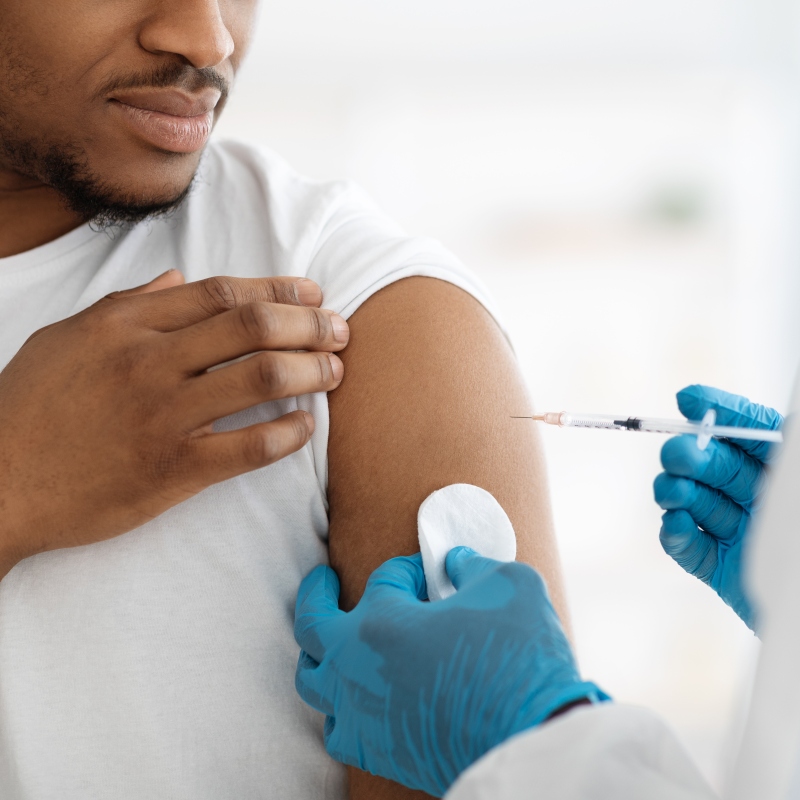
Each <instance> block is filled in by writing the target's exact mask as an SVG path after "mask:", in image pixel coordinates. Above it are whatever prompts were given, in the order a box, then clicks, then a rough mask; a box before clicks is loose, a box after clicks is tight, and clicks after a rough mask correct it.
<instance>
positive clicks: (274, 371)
mask: <svg viewBox="0 0 800 800" xmlns="http://www.w3.org/2000/svg"><path fill="white" fill-rule="evenodd" d="M255 11H256V3H255V2H254V0H236V2H234V0H125V1H124V2H122V0H110V2H103V3H97V2H94V0H0V71H1V73H2V75H3V81H2V82H0V326H1V327H0V330H2V334H3V335H2V338H0V347H2V352H0V364H2V365H6V366H5V368H4V369H3V371H2V373H0V423H1V424H2V428H3V437H2V445H1V449H0V471H1V472H0V478H2V480H0V509H1V510H2V517H1V518H2V528H1V529H0V565H2V569H0V574H3V575H5V577H3V578H2V581H0V796H2V797H3V798H4V800H6V799H8V800H18V799H21V798H25V800H39V798H53V797H58V798H59V799H60V800H62V799H63V800H69V799H71V798H80V800H92V799H93V798H115V800H119V799H122V798H131V799H133V798H135V799H136V800H141V798H170V800H172V799H173V798H177V799H180V798H187V800H188V798H191V799H192V800H204V799H205V798H208V800H212V799H213V800H219V798H222V797H235V798H262V797H280V798H303V800H306V799H307V798H322V797H332V798H339V797H342V796H344V795H345V794H346V792H347V788H346V780H345V771H344V768H343V767H342V766H341V765H340V764H338V763H335V762H333V761H332V760H331V759H330V758H329V757H328V755H327V754H326V752H325V750H324V746H323V741H322V726H323V717H322V715H320V714H319V713H317V712H315V711H312V710H311V709H309V708H308V707H307V706H305V705H304V704H303V703H302V702H301V701H300V700H299V699H298V698H297V697H296V695H295V692H294V688H293V675H294V667H295V664H296V660H297V653H298V649H297V646H296V645H295V643H294V641H293V637H292V604H293V602H294V597H295V593H296V587H297V584H298V583H299V581H300V578H301V577H302V575H304V574H305V573H307V572H308V571H309V570H310V569H311V568H312V567H313V566H314V565H316V564H319V563H325V562H326V561H328V557H329V556H330V563H331V564H332V565H333V566H334V567H335V568H336V569H337V571H338V573H339V575H340V576H341V588H342V604H343V607H344V608H352V607H353V606H354V605H355V603H356V602H357V601H358V599H359V597H360V595H361V593H362V591H363V589H364V586H365V584H366V581H367V578H368V576H369V574H370V573H371V572H372V570H373V569H375V568H376V567H377V566H378V565H379V564H381V563H382V562H384V561H385V560H386V559H387V558H390V557H393V556H400V555H404V554H405V555H408V554H411V553H413V552H415V550H416V521H415V516H416V509H417V507H418V506H419V504H420V502H421V501H422V500H423V499H424V498H425V497H426V496H427V495H428V494H429V493H430V492H431V491H433V490H435V489H438V488H440V487H442V486H444V485H447V484H450V483H453V482H459V481H460V482H467V483H476V484H480V485H482V486H485V487H486V488H487V489H488V490H489V491H491V492H492V493H493V494H494V495H495V496H496V497H497V498H498V500H499V501H500V502H501V503H502V504H503V506H504V507H505V509H506V510H507V512H508V514H509V517H510V518H511V520H512V522H513V523H514V527H515V529H516V531H517V533H518V537H519V542H518V553H519V557H520V559H521V560H523V561H527V562H529V563H531V564H533V565H535V566H536V567H537V568H538V569H539V570H540V571H541V572H542V574H543V575H544V576H545V577H546V579H547V581H548V584H549V587H550V592H551V595H552V596H553V598H554V602H555V604H556V606H557V607H558V608H559V610H560V612H561V614H562V618H565V616H566V611H565V609H564V607H563V601H562V596H563V595H562V591H561V583H560V577H559V570H558V559H557V554H556V550H555V546H554V542H553V535H552V525H551V521H550V511H549V507H548V502H547V493H546V487H545V482H544V481H545V479H544V469H543V464H542V458H541V451H540V447H539V443H538V440H537V439H536V435H535V432H534V431H533V429H532V427H527V426H526V427H524V429H523V428H521V427H520V426H519V425H515V424H514V423H513V422H512V421H511V420H510V419H508V416H510V413H511V412H514V413H525V411H526V410H527V409H528V408H529V401H528V399H527V396H526V392H525V389H524V387H523V385H522V381H521V380H520V377H519V372H518V370H517V367H516V364H515V361H514V358H513V354H512V352H511V350H510V348H509V346H508V343H507V341H506V340H505V337H504V336H503V334H502V332H501V330H500V329H499V328H498V325H497V323H496V322H495V321H494V319H493V318H492V316H491V315H490V314H489V313H488V312H487V311H486V308H489V305H490V304H489V301H488V300H487V299H486V298H485V296H484V293H483V290H482V289H481V287H480V286H479V285H478V284H477V283H476V281H475V279H474V278H473V277H472V276H471V275H470V274H469V273H468V272H467V271H466V270H465V269H464V268H463V267H462V266H461V265H460V264H459V263H458V262H457V261H456V260H455V259H454V258H453V257H452V256H451V255H450V254H448V253H447V252H446V251H445V250H443V249H442V248H441V246H440V245H438V244H437V243H435V242H430V241H423V240H414V239H408V238H407V237H405V235H404V234H403V233H402V231H400V230H399V229H398V228H397V227H396V226H395V225H394V224H393V223H391V222H390V221H388V220H386V219H385V218H384V217H383V216H382V215H381V214H380V213H379V212H378V211H377V210H376V209H375V208H374V206H373V205H372V204H371V203H370V201H369V200H368V199H366V198H365V197H363V195H362V194H361V193H360V192H359V191H358V190H357V189H356V188H354V187H353V186H351V185H349V184H347V183H333V184H318V183H314V182H312V181H308V180H306V179H303V178H301V177H300V176H298V175H296V174H295V173H293V172H292V171H291V169H290V168H289V167H288V166H287V165H285V164H284V163H283V162H282V161H281V160H280V159H279V158H278V157H277V156H275V155H274V154H271V153H268V152H267V153H265V152H260V151H255V150H253V149H251V148H248V147H245V146H243V145H239V144H232V143H228V144H220V143H216V144H215V143H214V142H211V143H209V142H208V137H209V134H210V131H211V129H212V127H213V124H214V121H215V120H216V118H217V117H218V116H219V114H220V113H221V112H222V110H223V108H224V105H225V102H226V100H227V97H228V94H229V92H230V89H231V86H232V82H233V79H234V77H235V75H236V71H237V69H238V67H239V65H240V63H241V59H242V57H243V56H244V53H245V51H246V49H247V43H248V39H249V36H250V33H251V30H252V26H253V18H254V14H255ZM286 276H290V277H286ZM137 287H138V288H137ZM509 289H510V290H512V291H513V288H512V287H509ZM323 305H324V309H323V308H322V306H323ZM345 320H346V322H345ZM345 345H346V349H343V348H345ZM298 351H299V352H298ZM253 353H256V354H257V355H255V356H252V357H251V358H247V359H244V360H242V358H243V357H245V356H249V355H252V354H253ZM337 354H338V355H337ZM220 365H226V366H222V368H217V367H219V366H220ZM345 373H346V375H347V377H346V379H345V380H344V381H343V382H342V378H343V375H344V374H345ZM340 384H341V386H340ZM337 387H338V388H337ZM333 389H336V391H335V392H333V394H331V396H330V403H329V402H328V398H327V396H326V394H325V393H326V392H327V391H330V390H333ZM121 534H125V535H121ZM79 545H82V546H79ZM87 545H88V546H87ZM349 793H350V796H351V797H353V798H362V797H370V798H380V797H387V798H388V797H407V796H410V795H409V794H408V792H407V791H406V790H405V789H403V788H402V787H400V786H398V785H396V784H391V783H389V782H387V781H384V780H379V779H377V778H374V777H371V776H369V775H367V774H365V773H362V772H359V771H358V770H351V771H350V775H349Z"/></svg>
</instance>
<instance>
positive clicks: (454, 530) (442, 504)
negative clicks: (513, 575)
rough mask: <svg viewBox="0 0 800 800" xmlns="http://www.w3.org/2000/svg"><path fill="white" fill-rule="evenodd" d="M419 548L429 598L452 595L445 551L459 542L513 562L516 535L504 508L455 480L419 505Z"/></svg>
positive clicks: (474, 487)
mask: <svg viewBox="0 0 800 800" xmlns="http://www.w3.org/2000/svg"><path fill="white" fill-rule="evenodd" d="M417 529H418V532H419V548H420V551H421V552H422V566H423V568H424V570H425V581H426V582H427V584H428V598H429V599H430V600H432V601H433V600H443V599H444V598H445V597H450V595H452V594H455V591H456V589H455V587H454V586H453V584H452V582H451V581H450V578H448V577H447V572H446V570H445V559H446V558H447V554H448V553H449V552H450V551H451V550H452V549H453V548H454V547H459V546H461V545H463V546H466V547H471V548H472V549H473V550H475V551H477V552H478V553H480V554H481V555H482V556H486V557H487V558H493V559H495V560H496V561H513V560H514V559H515V558H516V555H517V537H516V536H515V535H514V528H513V526H512V525H511V520H510V519H509V518H508V516H507V515H506V512H505V511H503V507H502V506H501V505H500V503H498V502H497V500H495V499H494V497H492V495H491V494H490V493H489V492H487V491H486V490H485V489H480V488H479V487H477V486H471V485H470V484H468V483H454V484H452V485H451V486H446V487H445V488H444V489H439V491H438V492H434V493H433V494H432V495H430V497H428V498H427V500H425V502H424V503H423V504H422V505H421V506H420V507H419V514H418V515H417Z"/></svg>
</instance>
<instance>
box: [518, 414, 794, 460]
mask: <svg viewBox="0 0 800 800" xmlns="http://www.w3.org/2000/svg"><path fill="white" fill-rule="evenodd" d="M512 419H532V420H535V421H536V422H544V423H546V424H547V425H557V426H558V427H559V428H565V427H566V428H602V429H603V430H609V431H640V432H646V433H668V434H676V433H692V434H694V435H695V436H697V446H698V447H699V448H700V449H701V450H705V449H706V447H707V446H708V443H709V441H710V440H711V438H712V437H714V438H716V439H749V440H751V441H756V442H782V441H783V434H782V433H781V432H780V431H770V430H765V429H763V428H740V427H738V426H736V425H715V424H714V423H715V422H716V420H717V415H716V412H715V411H714V409H709V410H708V411H707V412H706V415H705V416H704V417H703V420H702V422H692V421H690V420H683V419H647V418H646V417H628V418H627V419H623V417H622V416H610V415H607V414H570V413H568V412H566V411H548V412H547V413H545V414H538V415H534V416H532V417H512Z"/></svg>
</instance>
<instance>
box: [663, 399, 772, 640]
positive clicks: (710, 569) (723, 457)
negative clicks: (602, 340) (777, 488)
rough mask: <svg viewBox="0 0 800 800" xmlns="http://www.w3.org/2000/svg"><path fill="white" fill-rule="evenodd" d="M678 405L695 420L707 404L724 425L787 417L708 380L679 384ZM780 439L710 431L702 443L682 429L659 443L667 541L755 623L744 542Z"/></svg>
mask: <svg viewBox="0 0 800 800" xmlns="http://www.w3.org/2000/svg"><path fill="white" fill-rule="evenodd" d="M678 408H680V410H681V413H682V414H683V415H684V416H686V417H688V419H691V420H700V419H702V417H703V415H704V414H705V412H706V411H708V409H710V408H713V409H715V410H716V412H717V424H718V425H738V426H745V427H748V428H768V429H770V430H777V429H779V428H781V427H782V425H783V417H782V416H781V415H780V414H779V413H778V412H777V411H775V410H773V409H771V408H766V407H765V406H759V405H756V404H755V403H751V402H750V401H749V400H747V398H744V397H739V396H738V395H733V394H728V393H727V392H723V391H720V390H719V389H712V388H709V387H707V386H689V387H687V388H686V389H683V390H681V391H680V392H678ZM776 452H777V447H776V446H774V445H770V444H769V443H768V442H751V441H747V440H744V439H729V440H728V439H725V440H723V439H712V440H711V441H710V442H709V445H708V447H707V448H706V449H705V450H699V449H698V447H697V439H696V437H694V436H677V437H675V438H674V439H670V440H669V441H667V443H666V444H665V445H664V447H663V448H662V450H661V463H662V465H663V466H664V469H665V470H666V471H665V472H662V473H661V474H660V475H659V476H658V477H657V478H656V480H655V484H654V489H655V496H656V502H657V503H658V504H659V505H660V506H661V507H662V508H665V509H668V510H667V512H666V514H664V516H663V525H662V527H661V544H662V546H663V547H664V550H665V551H666V552H667V554H668V555H670V556H672V558H674V559H675V561H677V562H678V564H680V566H682V567H683V568H684V569H685V570H686V571H687V572H689V573H691V574H692V575H694V576H696V577H697V578H699V579H700V580H701V581H703V582H704V583H706V584H708V585H709V586H710V587H711V588H712V589H713V590H714V591H715V592H716V593H717V594H718V595H719V596H720V597H721V598H722V599H723V600H724V601H725V602H726V603H727V604H728V605H729V606H730V607H731V608H732V609H733V610H734V611H735V612H736V613H737V614H738V615H739V616H740V617H741V618H742V620H743V621H744V622H745V624H746V625H747V626H748V627H749V628H750V629H751V630H755V614H754V610H753V607H752V605H751V603H750V601H749V600H748V598H747V595H746V594H745V591H744V586H743V583H742V565H743V549H744V548H746V546H747V532H748V529H749V527H750V519H751V517H752V515H753V512H754V511H756V510H757V509H758V507H759V505H760V502H761V499H762V498H763V495H764V491H765V488H766V475H767V472H766V470H765V466H766V465H767V464H768V463H769V462H770V460H771V459H772V458H773V457H774V456H775V454H776Z"/></svg>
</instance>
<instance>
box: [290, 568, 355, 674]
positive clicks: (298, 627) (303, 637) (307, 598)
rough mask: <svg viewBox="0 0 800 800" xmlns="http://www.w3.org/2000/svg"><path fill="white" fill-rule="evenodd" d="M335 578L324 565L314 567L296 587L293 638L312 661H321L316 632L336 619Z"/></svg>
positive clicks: (322, 650) (339, 614) (321, 645)
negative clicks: (298, 587) (297, 587)
mask: <svg viewBox="0 0 800 800" xmlns="http://www.w3.org/2000/svg"><path fill="white" fill-rule="evenodd" d="M344 616H345V613H344V611H340V610H339V578H337V577H336V573H335V572H334V571H333V570H332V569H331V568H330V567H327V566H325V565H324V564H320V565H319V566H318V567H315V568H314V569H313V570H312V571H311V572H310V573H309V574H308V575H306V577H305V578H303V581H302V583H301V584H300V589H299V590H298V592H297V604H296V605H295V611H294V638H295V641H296V642H297V644H299V645H300V647H301V648H302V649H303V650H305V652H306V653H308V655H310V656H311V657H312V658H313V659H314V660H315V661H322V660H323V659H324V658H325V645H324V643H323V642H322V638H321V636H320V631H321V628H322V627H323V626H326V625H329V624H330V623H331V622H332V621H334V620H335V619H337V618H338V617H344Z"/></svg>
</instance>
